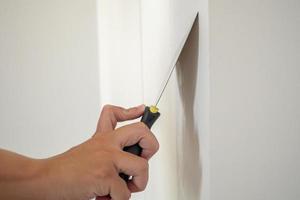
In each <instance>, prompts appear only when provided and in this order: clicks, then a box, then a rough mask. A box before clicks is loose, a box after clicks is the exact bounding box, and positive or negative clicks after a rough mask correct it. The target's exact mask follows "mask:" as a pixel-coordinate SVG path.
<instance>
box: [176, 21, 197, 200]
mask: <svg viewBox="0 0 300 200" xmlns="http://www.w3.org/2000/svg"><path fill="white" fill-rule="evenodd" d="M198 52H199V19H198V15H197V17H196V20H195V22H194V24H193V27H192V30H191V32H190V34H189V36H188V39H187V41H186V44H185V46H184V47H183V50H182V52H181V54H180V57H179V59H178V63H177V67H176V73H177V78H178V90H179V94H180V98H181V102H182V108H183V113H182V114H183V121H182V130H181V131H182V138H181V141H177V144H178V145H180V147H181V148H180V149H181V150H182V152H180V157H179V161H178V162H179V163H178V164H179V166H180V167H179V169H178V175H179V176H178V177H179V190H178V193H179V194H178V197H179V199H183V198H184V199H188V200H199V199H200V191H201V176H202V167H201V165H200V156H199V135H198V132H197V128H196V126H195V119H194V101H195V92H196V85H197V68H198ZM196 120H197V119H196ZM180 197H181V198H180Z"/></svg>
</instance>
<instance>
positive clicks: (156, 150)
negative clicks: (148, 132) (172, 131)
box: [154, 136, 160, 153]
mask: <svg viewBox="0 0 300 200" xmlns="http://www.w3.org/2000/svg"><path fill="white" fill-rule="evenodd" d="M154 138H155V136H154ZM159 148H160V145H159V142H158V140H157V139H156V138H155V142H154V151H155V153H156V152H158V150H159Z"/></svg>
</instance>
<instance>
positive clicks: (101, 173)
mask: <svg viewBox="0 0 300 200" xmlns="http://www.w3.org/2000/svg"><path fill="white" fill-rule="evenodd" d="M96 176H97V179H98V180H103V181H105V182H109V180H110V179H111V178H112V177H113V171H112V168H109V167H102V168H101V169H99V170H98V172H97V175H96Z"/></svg>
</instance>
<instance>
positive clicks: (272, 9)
mask: <svg viewBox="0 0 300 200" xmlns="http://www.w3.org/2000/svg"><path fill="white" fill-rule="evenodd" d="M299 8H300V2H299V1H297V0H286V1H277V0H276V1H272V0H266V1H259V0H254V1H253V0H251V1H250V0H248V1H246V0H242V1H233V0H229V1H228V0H227V1H219V0H212V1H210V28H211V29H210V72H211V73H210V83H211V84H210V85H211V87H210V91H211V100H210V105H211V106H210V107H211V121H210V161H211V162H210V164H211V165H210V174H211V175H210V176H211V180H210V181H211V184H210V189H211V190H210V194H211V200H220V199H223V200H240V199H243V200H266V199H268V200H269V199H272V200H282V199H287V200H298V199H300V173H299V169H300V145H299V141H300V134H299V133H300V103H299V102H300V93H299V91H300V67H299V66H300V57H299V52H300V26H299V22H300V12H299V11H300V10H299Z"/></svg>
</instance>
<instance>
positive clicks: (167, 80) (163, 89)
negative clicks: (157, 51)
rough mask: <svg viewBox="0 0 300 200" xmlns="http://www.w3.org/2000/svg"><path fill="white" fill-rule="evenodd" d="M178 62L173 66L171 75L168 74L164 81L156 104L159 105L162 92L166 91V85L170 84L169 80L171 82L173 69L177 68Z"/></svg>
mask: <svg viewBox="0 0 300 200" xmlns="http://www.w3.org/2000/svg"><path fill="white" fill-rule="evenodd" d="M176 64H177V63H175V65H174V66H173V67H172V70H171V71H170V73H169V75H168V78H167V79H166V81H165V82H164V85H163V88H162V90H161V91H160V93H159V96H158V98H157V99H156V102H155V106H157V104H158V102H159V100H160V98H161V96H162V94H163V93H164V91H165V89H166V87H167V85H168V82H169V80H170V78H171V76H172V74H173V71H174V69H175V68H176Z"/></svg>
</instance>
